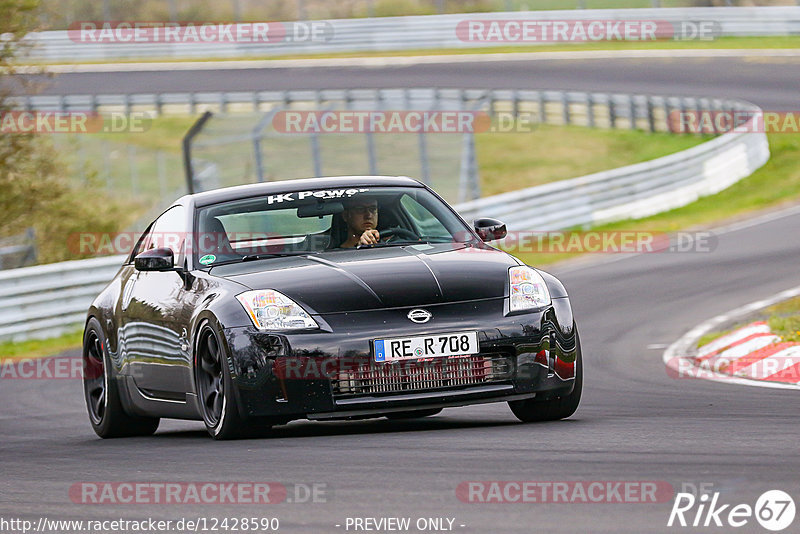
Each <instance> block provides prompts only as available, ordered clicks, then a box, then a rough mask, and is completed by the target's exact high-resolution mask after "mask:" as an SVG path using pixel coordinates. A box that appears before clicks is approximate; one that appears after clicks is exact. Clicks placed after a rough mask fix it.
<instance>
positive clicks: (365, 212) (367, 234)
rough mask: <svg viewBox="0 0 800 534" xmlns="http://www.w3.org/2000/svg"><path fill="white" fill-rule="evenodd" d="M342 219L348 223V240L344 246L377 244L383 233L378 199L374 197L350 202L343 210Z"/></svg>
mask: <svg viewBox="0 0 800 534" xmlns="http://www.w3.org/2000/svg"><path fill="white" fill-rule="evenodd" d="M342 219H344V222H345V224H347V240H345V241H344V243H342V244H341V245H339V246H340V247H342V248H353V247H355V246H358V245H376V244H377V243H378V242H379V241H380V239H381V234H380V232H378V230H377V227H378V201H377V200H375V199H374V198H372V199H371V198H368V197H365V198H357V199H355V200H353V201H352V203H351V204H348V205H347V207H345V209H344V211H343V212H342Z"/></svg>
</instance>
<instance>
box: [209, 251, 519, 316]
mask: <svg viewBox="0 0 800 534" xmlns="http://www.w3.org/2000/svg"><path fill="white" fill-rule="evenodd" d="M514 265H518V263H517V262H516V261H515V260H514V259H513V258H512V257H511V256H509V255H508V254H506V253H504V252H500V251H497V250H494V249H490V248H482V247H480V246H478V247H475V246H472V245H462V244H458V245H453V244H446V245H430V246H428V245H415V246H403V247H385V248H384V247H378V248H373V249H360V250H355V249H352V250H337V251H331V252H326V253H324V254H313V255H308V256H292V257H283V258H268V259H263V260H256V261H252V262H246V263H235V264H229V265H220V266H217V267H214V268H213V269H212V270H211V274H212V275H213V276H219V277H223V278H226V279H229V280H232V281H235V282H237V283H239V284H242V285H244V286H247V287H249V288H250V289H275V290H277V291H280V292H281V293H283V294H285V295H286V296H288V297H289V298H291V299H293V300H295V301H297V302H298V303H299V304H301V305H303V306H304V307H306V308H308V309H309V311H311V312H312V313H317V314H326V313H337V312H351V311H361V310H370V309H379V308H398V307H404V306H425V305H432V304H440V303H445V302H458V301H467V300H475V299H486V298H501V297H503V296H505V295H506V293H507V291H506V286H507V279H508V268H509V267H512V266H514Z"/></svg>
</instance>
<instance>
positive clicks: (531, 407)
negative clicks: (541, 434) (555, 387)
mask: <svg viewBox="0 0 800 534" xmlns="http://www.w3.org/2000/svg"><path fill="white" fill-rule="evenodd" d="M575 342H576V344H577V350H578V353H577V355H576V356H575V387H573V388H572V392H570V393H569V394H568V395H565V396H563V397H557V398H554V399H548V400H545V401H542V400H537V399H535V398H533V399H526V400H521V401H512V402H509V403H508V406H509V407H510V408H511V411H512V412H514V415H515V416H516V417H517V419H519V420H520V421H522V422H523V423H533V422H537V421H558V420H560V419H566V418H567V417H569V416H571V415H572V414H574V413H575V410H577V409H578V405H579V404H580V402H581V393H582V391H583V356H582V355H581V340H580V337H578V333H577V331H576V332H575Z"/></svg>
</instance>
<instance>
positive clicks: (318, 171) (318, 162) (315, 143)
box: [311, 128, 322, 176]
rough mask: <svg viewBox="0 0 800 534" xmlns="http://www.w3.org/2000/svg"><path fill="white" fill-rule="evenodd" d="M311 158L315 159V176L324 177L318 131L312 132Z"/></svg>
mask: <svg viewBox="0 0 800 534" xmlns="http://www.w3.org/2000/svg"><path fill="white" fill-rule="evenodd" d="M311 157H312V158H313V159H314V176H322V154H320V148H319V134H318V133H317V129H316V128H314V129H313V130H312V131H311Z"/></svg>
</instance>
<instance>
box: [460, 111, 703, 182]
mask: <svg viewBox="0 0 800 534" xmlns="http://www.w3.org/2000/svg"><path fill="white" fill-rule="evenodd" d="M706 140H708V139H707V138H701V137H696V136H681V135H671V134H667V133H653V134H651V133H645V132H642V131H634V130H604V129H591V128H585V127H582V126H552V125H539V127H538V128H537V129H535V130H534V131H532V132H528V133H514V134H511V133H482V134H477V135H476V138H475V146H476V150H477V153H478V166H479V168H480V177H481V192H482V195H483V196H489V195H495V194H498V193H505V192H508V191H516V190H518V189H523V188H526V187H531V186H535V185H541V184H544V183H548V182H553V181H557V180H563V179H566V178H575V177H577V176H583V175H586V174H591V173H594V172H599V171H603V170H608V169H614V168H617V167H622V166H624V165H631V164H633V163H639V162H642V161H648V160H651V159H655V158H659V157H662V156H666V155H669V154H674V153H675V152H679V151H681V150H686V149H688V148H691V147H693V146H696V145H698V144H700V143H702V142H703V141H706Z"/></svg>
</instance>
